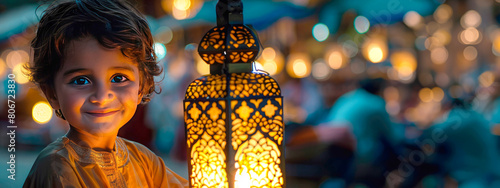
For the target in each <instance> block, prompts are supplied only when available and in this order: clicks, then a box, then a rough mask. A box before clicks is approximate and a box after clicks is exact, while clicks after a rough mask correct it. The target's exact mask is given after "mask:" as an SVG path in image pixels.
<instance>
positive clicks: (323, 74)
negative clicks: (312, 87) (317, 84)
mask: <svg viewBox="0 0 500 188" xmlns="http://www.w3.org/2000/svg"><path fill="white" fill-rule="evenodd" d="M330 74H331V71H330V68H329V67H328V65H327V64H326V63H325V61H324V60H323V59H317V60H316V61H314V63H313V68H312V75H313V77H314V78H316V79H318V80H326V79H328V77H330Z"/></svg>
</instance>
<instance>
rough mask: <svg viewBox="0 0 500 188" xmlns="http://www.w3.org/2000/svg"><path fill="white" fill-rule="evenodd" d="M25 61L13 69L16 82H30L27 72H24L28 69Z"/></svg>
mask: <svg viewBox="0 0 500 188" xmlns="http://www.w3.org/2000/svg"><path fill="white" fill-rule="evenodd" d="M23 66H24V63H22V64H17V65H16V66H15V67H14V69H12V73H13V74H14V75H16V78H15V80H16V83H19V84H25V83H28V82H29V78H28V76H27V75H26V74H24V73H25V72H26V71H27V70H26V69H24V67H23Z"/></svg>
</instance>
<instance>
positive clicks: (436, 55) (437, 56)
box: [431, 47, 448, 64]
mask: <svg viewBox="0 0 500 188" xmlns="http://www.w3.org/2000/svg"><path fill="white" fill-rule="evenodd" d="M431 60H432V62H433V63H435V64H443V63H445V62H446V60H448V50H447V49H446V48H444V47H438V48H434V49H432V50H431Z"/></svg>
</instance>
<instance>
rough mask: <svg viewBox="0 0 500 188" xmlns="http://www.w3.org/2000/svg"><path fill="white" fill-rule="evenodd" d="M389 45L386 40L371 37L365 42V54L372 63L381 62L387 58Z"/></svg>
mask: <svg viewBox="0 0 500 188" xmlns="http://www.w3.org/2000/svg"><path fill="white" fill-rule="evenodd" d="M388 50H389V49H388V47H387V43H386V41H384V40H382V39H379V38H371V39H368V40H367V41H365V43H364V44H363V51H362V52H363V56H364V57H365V59H368V60H369V61H371V62H372V63H380V62H382V61H384V60H385V59H386V58H387V53H388Z"/></svg>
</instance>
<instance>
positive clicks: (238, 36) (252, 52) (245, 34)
mask: <svg viewBox="0 0 500 188" xmlns="http://www.w3.org/2000/svg"><path fill="white" fill-rule="evenodd" d="M216 12H217V26H216V27H214V28H212V29H210V31H208V32H207V33H206V34H205V36H204V37H203V38H202V40H201V42H200V45H199V46H198V53H199V54H200V56H201V58H202V59H203V61H205V62H206V63H207V64H209V65H211V66H210V73H211V74H226V73H237V72H251V70H252V63H253V61H254V60H255V58H256V57H257V56H258V55H259V51H260V42H259V38H258V36H257V34H256V33H255V31H254V30H253V28H252V27H251V26H247V25H244V24H243V4H242V3H241V1H239V0H225V1H219V2H218V3H217V7H216ZM236 64H239V65H236Z"/></svg>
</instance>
